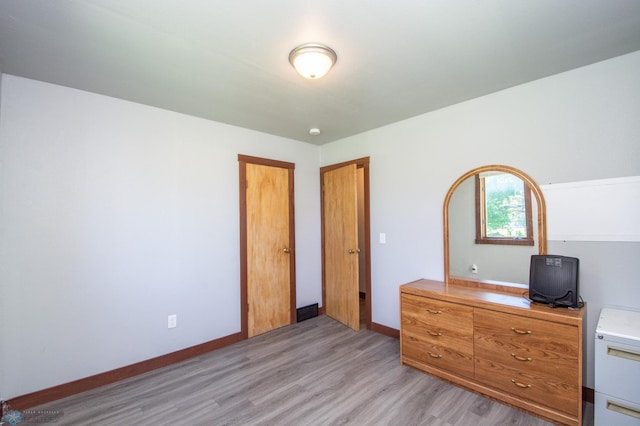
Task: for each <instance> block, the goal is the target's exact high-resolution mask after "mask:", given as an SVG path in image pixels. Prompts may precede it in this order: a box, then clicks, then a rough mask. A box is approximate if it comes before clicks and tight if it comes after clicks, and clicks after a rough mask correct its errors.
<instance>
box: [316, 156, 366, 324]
mask: <svg viewBox="0 0 640 426" xmlns="http://www.w3.org/2000/svg"><path fill="white" fill-rule="evenodd" d="M351 164H355V165H356V168H357V169H363V171H364V200H363V202H364V229H363V230H362V231H363V232H364V261H365V267H364V272H365V278H364V280H365V281H364V282H365V292H366V298H365V316H366V327H367V329H368V330H371V327H372V321H371V223H370V211H371V210H370V206H369V194H370V193H369V157H363V158H358V159H355V160H351V161H345V162H342V163H338V164H332V165H329V166H324V167H321V168H320V228H321V229H320V238H321V246H322V247H321V250H322V311H323V312H324V309H325V307H326V306H327V304H326V302H327V298H326V273H325V256H324V249H325V245H324V188H323V186H324V174H325V173H326V172H330V171H332V170H335V169H339V168H342V167H344V166H348V165H351Z"/></svg>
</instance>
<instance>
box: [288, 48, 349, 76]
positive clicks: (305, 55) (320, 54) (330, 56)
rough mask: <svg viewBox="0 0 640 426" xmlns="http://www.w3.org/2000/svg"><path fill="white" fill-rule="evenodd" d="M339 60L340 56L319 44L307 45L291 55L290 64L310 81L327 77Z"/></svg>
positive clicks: (295, 50) (294, 50)
mask: <svg viewBox="0 0 640 426" xmlns="http://www.w3.org/2000/svg"><path fill="white" fill-rule="evenodd" d="M337 60H338V55H336V52H334V51H333V49H331V48H330V47H327V46H325V45H323V44H318V43H307V44H303V45H301V46H298V47H296V48H295V49H293V50H292V51H291V53H289V62H291V65H293V67H294V68H295V69H296V71H298V74H300V75H301V76H303V77H304V78H308V79H310V80H316V79H318V78H320V77H322V76H323V75H325V74H326V73H327V72H329V70H330V69H331V67H332V66H333V64H335V63H336V61H337Z"/></svg>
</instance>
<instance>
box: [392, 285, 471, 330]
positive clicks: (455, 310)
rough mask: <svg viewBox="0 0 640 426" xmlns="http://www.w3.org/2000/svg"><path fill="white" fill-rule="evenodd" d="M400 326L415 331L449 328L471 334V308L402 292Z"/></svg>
mask: <svg viewBox="0 0 640 426" xmlns="http://www.w3.org/2000/svg"><path fill="white" fill-rule="evenodd" d="M400 301H401V307H400V309H401V313H402V327H403V328H406V329H407V330H410V331H412V332H417V333H426V334H429V333H428V332H429V331H431V332H434V333H437V331H438V330H450V331H453V332H456V333H457V334H459V335H465V336H469V337H471V336H472V333H473V308H471V307H468V306H464V305H456V304H455V303H449V302H443V301H440V300H436V299H429V298H426V297H420V296H414V295H412V294H403V295H402V297H401V300H400Z"/></svg>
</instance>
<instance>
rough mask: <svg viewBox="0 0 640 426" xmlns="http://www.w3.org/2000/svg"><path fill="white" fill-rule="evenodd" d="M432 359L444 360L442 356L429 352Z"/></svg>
mask: <svg viewBox="0 0 640 426" xmlns="http://www.w3.org/2000/svg"><path fill="white" fill-rule="evenodd" d="M427 353H428V354H429V356H430V357H431V358H442V355H438V354H434V353H432V352H427Z"/></svg>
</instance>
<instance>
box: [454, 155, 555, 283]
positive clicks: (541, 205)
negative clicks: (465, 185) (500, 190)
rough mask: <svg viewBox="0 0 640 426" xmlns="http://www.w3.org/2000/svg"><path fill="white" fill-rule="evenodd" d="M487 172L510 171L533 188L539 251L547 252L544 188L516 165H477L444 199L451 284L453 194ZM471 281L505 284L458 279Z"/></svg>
mask: <svg viewBox="0 0 640 426" xmlns="http://www.w3.org/2000/svg"><path fill="white" fill-rule="evenodd" d="M486 172H503V173H510V174H512V175H514V176H517V177H519V178H520V179H522V181H523V182H524V183H525V184H526V185H527V186H528V187H529V188H530V189H531V192H533V195H534V196H535V198H536V202H537V205H538V253H539V254H547V210H546V204H545V201H544V196H543V195H542V190H541V189H540V187H539V186H538V184H537V183H536V182H535V181H534V180H533V179H531V177H530V176H529V175H527V174H526V173H524V172H523V171H521V170H518V169H516V168H514V167H510V166H504V165H499V164H492V165H488V166H481V167H477V168H475V169H473V170H469V171H468V172H467V173H465V174H463V175H462V176H460V177H459V178H458V179H457V180H456V181H455V182H454V183H453V185H451V188H449V191H448V192H447V196H446V197H445V199H444V207H443V212H442V214H443V224H444V282H445V283H446V284H449V283H450V282H451V281H452V280H451V276H450V274H449V266H450V265H449V201H450V200H451V197H452V196H453V193H454V192H455V190H456V189H457V188H458V186H460V184H462V182H464V181H465V180H467V179H468V178H470V177H472V176H474V175H476V174H478V173H486ZM459 281H463V282H471V283H477V284H483V283H486V284H490V285H496V284H505V283H498V282H490V281H486V280H484V281H481V280H473V279H470V278H464V280H456V282H459ZM514 287H522V286H521V285H515V284H514Z"/></svg>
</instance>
